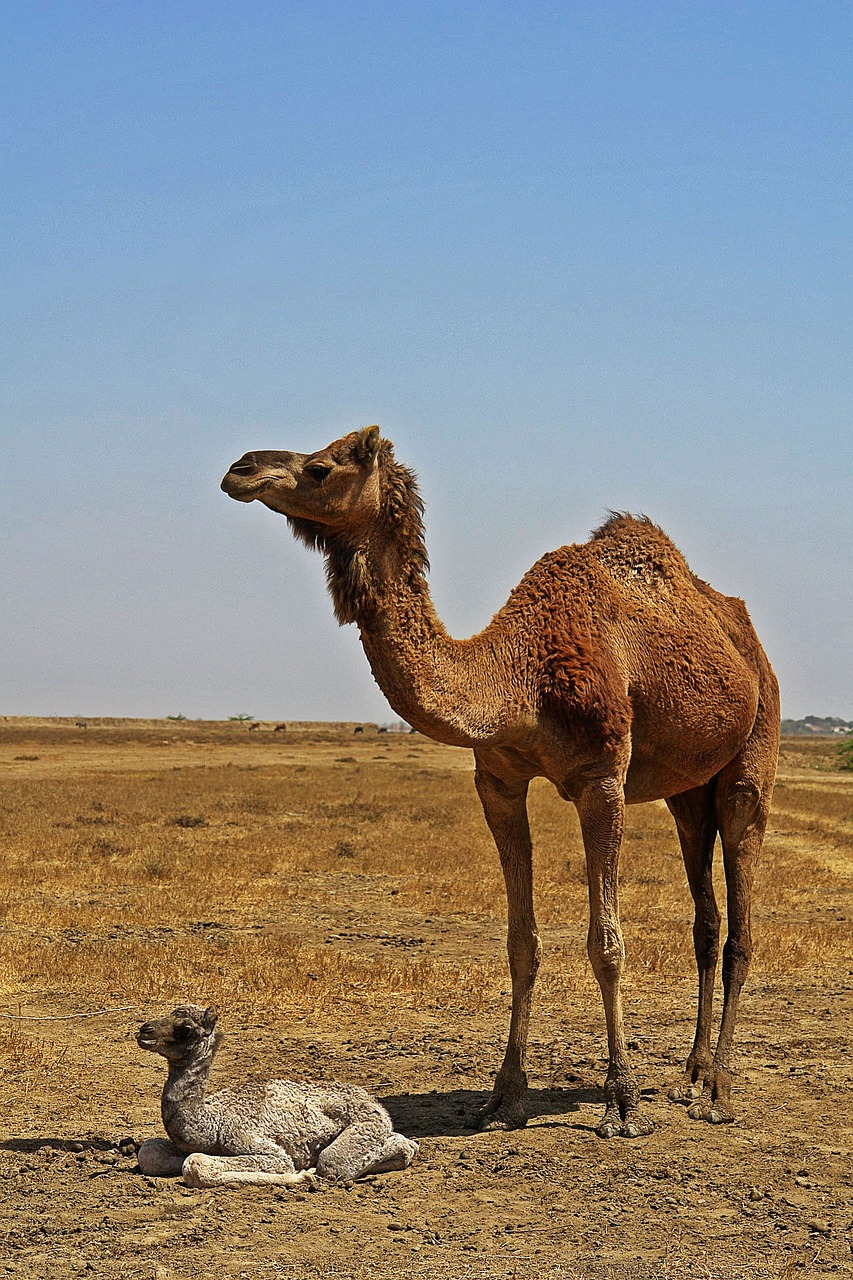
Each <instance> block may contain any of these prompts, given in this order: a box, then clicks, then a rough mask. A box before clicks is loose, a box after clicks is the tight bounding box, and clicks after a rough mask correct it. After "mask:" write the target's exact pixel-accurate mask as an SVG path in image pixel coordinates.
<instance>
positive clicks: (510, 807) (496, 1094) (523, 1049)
mask: <svg viewBox="0 0 853 1280" xmlns="http://www.w3.org/2000/svg"><path fill="white" fill-rule="evenodd" d="M474 780H475V784H476V787H477V794H478V795H479V797H480V803H481V804H482V806H483V813H484V814H485V817H486V822H487V823H488V826H489V830H490V831H491V833H492V836H493V837H494V841H495V844H496V845H497V848H498V853H499V854H500V859H501V867H502V869H503V873H504V881H505V883H506V897H507V916H508V918H507V953H508V955H509V970H510V976H511V979H512V1016H511V1018H510V1024H509V1039H508V1040H507V1046H506V1053H505V1054H504V1060H503V1064H502V1065H501V1068H500V1071H499V1072H498V1074H497V1076H496V1078H495V1084H494V1088H493V1090H492V1096H491V1097H490V1098H489V1100H488V1102H487V1103H486V1104H485V1105H484V1106H483V1107H482V1108H481V1109H480V1110H479V1111H478V1112H477V1114H476V1116H475V1117H474V1126H475V1127H477V1128H480V1129H518V1128H521V1126H523V1125H525V1124H526V1123H527V1115H526V1113H525V1109H524V1100H525V1096H526V1094H527V1075H526V1073H525V1070H524V1063H525V1056H526V1053H527V1031H528V1027H529V1024H530V1009H531V1006H532V1003H533V984H534V982H535V980H536V973H537V970H538V968H539V962H540V958H541V953H542V948H541V946H540V943H539V934H538V932H537V929H536V918H535V916H534V914H533V855H532V848H531V843H530V827H529V825H528V822H527V788H528V780H527V779H524V780H521V781H512V782H506V781H504V780H503V779H501V778H499V777H497V775H496V774H494V773H492V772H491V771H490V770H488V769H487V768H485V767H484V766H483V765H482V763H481V762H480V761H479V760H478V761H477V772H476V774H475V779H474Z"/></svg>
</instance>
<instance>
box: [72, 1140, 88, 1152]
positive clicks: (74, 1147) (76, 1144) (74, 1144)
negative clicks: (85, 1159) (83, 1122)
mask: <svg viewBox="0 0 853 1280" xmlns="http://www.w3.org/2000/svg"><path fill="white" fill-rule="evenodd" d="M85 1149H86V1148H85V1147H84V1146H83V1143H82V1142H69V1144H68V1150H69V1151H85Z"/></svg>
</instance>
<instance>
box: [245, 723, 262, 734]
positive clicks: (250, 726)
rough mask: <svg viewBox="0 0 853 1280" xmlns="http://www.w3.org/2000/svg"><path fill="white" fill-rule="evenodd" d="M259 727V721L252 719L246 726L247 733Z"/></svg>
mask: <svg viewBox="0 0 853 1280" xmlns="http://www.w3.org/2000/svg"><path fill="white" fill-rule="evenodd" d="M260 727H261V725H260V721H259V720H253V721H252V723H251V724H250V725H249V726H248V728H249V733H254V732H255V731H256V730H257V729H260Z"/></svg>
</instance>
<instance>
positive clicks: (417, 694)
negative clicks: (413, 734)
mask: <svg viewBox="0 0 853 1280" xmlns="http://www.w3.org/2000/svg"><path fill="white" fill-rule="evenodd" d="M368 559H369V562H370V579H371V581H372V582H373V584H374V591H373V593H372V598H371V600H370V603H369V607H368V608H366V609H364V610H360V611H359V614H358V616H357V617H356V619H355V621H356V622H357V623H358V627H359V631H360V634H361V642H362V645H363V647H364V651H365V653H366V655H367V659H368V662H369V663H370V668H371V670H372V672H373V676H374V679H375V680H376V683H377V684H378V685H379V687H380V689H381V690H382V692H383V693H384V694H385V697H386V698H387V699H388V701H389V703H390V704H391V706H392V707H393V709H394V710H395V711H396V712H397V714H398V715H399V716H401V717H402V718H403V719H404V720H406V721H408V723H409V724H411V725H412V726H413V727H414V728H416V729H418V730H420V731H421V732H422V733H425V734H427V735H428V736H429V737H431V738H435V739H437V740H438V741H440V742H445V743H447V744H448V745H450V746H464V747H474V746H477V745H478V744H482V743H484V742H486V741H488V740H489V739H491V738H493V737H494V735H495V733H496V732H497V730H498V728H499V727H500V724H501V722H502V719H503V716H502V710H503V700H502V698H501V697H500V696H499V693H498V691H499V690H500V688H501V684H500V681H499V680H498V678H497V664H496V661H495V659H496V654H495V640H494V638H490V636H489V632H488V630H487V631H486V632H483V633H482V634H481V635H479V636H474V637H473V638H472V639H470V640H455V639H453V637H451V636H450V635H449V634H448V632H447V630H446V628H445V627H444V624H443V623H442V621H441V619H440V618H439V616H438V614H437V613H436V610H435V607H434V605H433V602H432V598H431V596H430V592H429V587H428V585H427V581H426V576H425V573H424V572H423V570H421V569H420V568H419V567H414V568H413V567H412V565H411V564H410V563H401V562H400V560H399V558H398V556H396V555H395V554H394V553H393V550H392V551H391V553H390V554H389V552H387V551H385V553H384V554H383V552H382V550H380V551H379V553H378V554H377V553H376V552H375V551H373V550H372V549H371V551H370V552H368ZM423 559H424V562H425V560H426V557H425V555H424V557H423ZM493 668H494V671H493ZM493 676H494V678H493Z"/></svg>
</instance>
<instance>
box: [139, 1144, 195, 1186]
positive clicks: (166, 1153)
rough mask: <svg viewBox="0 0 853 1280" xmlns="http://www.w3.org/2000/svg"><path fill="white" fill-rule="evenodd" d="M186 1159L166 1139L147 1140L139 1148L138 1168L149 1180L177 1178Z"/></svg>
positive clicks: (184, 1153) (182, 1153)
mask: <svg viewBox="0 0 853 1280" xmlns="http://www.w3.org/2000/svg"><path fill="white" fill-rule="evenodd" d="M186 1158H187V1153H186V1151H181V1150H180V1148H179V1147H176V1146H175V1144H174V1143H173V1142H169V1140H168V1138H148V1139H147V1140H146V1141H145V1142H143V1143H142V1146H141V1147H140V1148H139V1154H138V1156H137V1160H138V1161H139V1167H140V1169H141V1170H142V1172H143V1173H144V1174H147V1176H148V1177H149V1178H177V1176H178V1174H179V1173H180V1172H181V1169H182V1168H183V1166H184V1161H185V1160H186Z"/></svg>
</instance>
